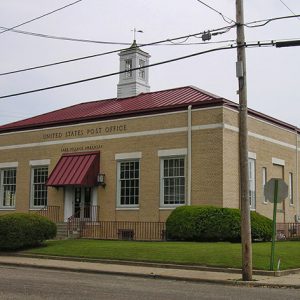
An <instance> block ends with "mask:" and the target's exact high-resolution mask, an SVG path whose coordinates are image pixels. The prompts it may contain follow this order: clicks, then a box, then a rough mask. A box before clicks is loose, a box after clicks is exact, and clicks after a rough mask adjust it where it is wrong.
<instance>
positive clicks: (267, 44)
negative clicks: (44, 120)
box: [0, 42, 275, 99]
mask: <svg viewBox="0 0 300 300" xmlns="http://www.w3.org/2000/svg"><path fill="white" fill-rule="evenodd" d="M274 45H275V43H274V42H268V43H253V44H248V45H242V46H240V45H230V46H226V47H219V48H213V49H209V50H205V51H201V52H196V53H192V54H189V55H185V56H180V57H176V58H173V59H168V60H165V61H161V62H157V63H153V64H150V65H147V66H144V67H138V68H132V69H131V71H135V70H140V69H146V68H151V67H155V66H159V65H163V64H168V63H172V62H175V61H179V60H183V59H187V58H191V57H195V56H199V55H203V54H207V53H211V52H217V51H222V50H229V49H235V48H238V47H245V46H247V47H264V46H274ZM126 72H128V71H127V70H124V71H118V72H114V73H109V74H105V75H100V76H96V77H91V78H85V79H81V80H76V81H72V82H67V83H62V84H58V85H53V86H48V87H43V88H39V89H34V90H29V91H24V92H19V93H14V94H9V95H3V96H0V99H5V98H11V97H15V96H21V95H26V94H32V93H36V92H42V91H46V90H50V89H56V88H61V87H65V86H70V85H75V84H80V83H84V82H88V81H93V80H97V79H102V78H107V77H111V76H115V75H119V74H123V73H126Z"/></svg>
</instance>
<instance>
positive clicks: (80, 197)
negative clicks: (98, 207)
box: [73, 187, 92, 219]
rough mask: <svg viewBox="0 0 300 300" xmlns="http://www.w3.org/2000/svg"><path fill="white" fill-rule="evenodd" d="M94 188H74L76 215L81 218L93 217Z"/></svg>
mask: <svg viewBox="0 0 300 300" xmlns="http://www.w3.org/2000/svg"><path fill="white" fill-rule="evenodd" d="M91 191H92V189H91V188H90V187H76V188H75V189H74V202H73V203H74V216H75V218H80V219H90V218H91V208H92V193H91Z"/></svg>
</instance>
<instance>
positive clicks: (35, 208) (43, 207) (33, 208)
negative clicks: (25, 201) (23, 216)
mask: <svg viewBox="0 0 300 300" xmlns="http://www.w3.org/2000/svg"><path fill="white" fill-rule="evenodd" d="M42 209H45V206H40V207H31V208H29V210H30V211H36V210H42Z"/></svg>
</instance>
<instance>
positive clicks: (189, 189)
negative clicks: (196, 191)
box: [187, 105, 192, 205]
mask: <svg viewBox="0 0 300 300" xmlns="http://www.w3.org/2000/svg"><path fill="white" fill-rule="evenodd" d="M187 159H188V169H187V172H188V173H187V181H188V182H187V205H191V195H192V105H189V106H188V147H187Z"/></svg>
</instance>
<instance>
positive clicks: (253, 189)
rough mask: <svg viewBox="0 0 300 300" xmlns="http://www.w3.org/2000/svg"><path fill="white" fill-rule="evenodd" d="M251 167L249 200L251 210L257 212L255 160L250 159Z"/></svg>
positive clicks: (249, 164)
mask: <svg viewBox="0 0 300 300" xmlns="http://www.w3.org/2000/svg"><path fill="white" fill-rule="evenodd" d="M248 166H249V199H250V209H252V210H255V208H256V187H255V159H253V158H249V159H248Z"/></svg>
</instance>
